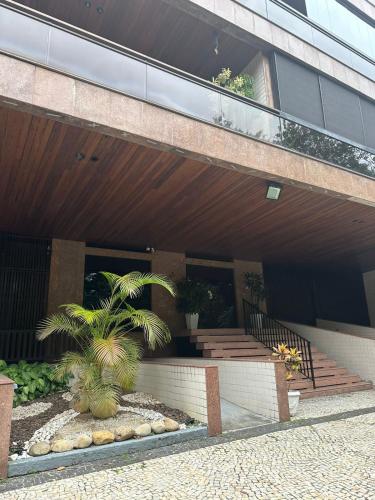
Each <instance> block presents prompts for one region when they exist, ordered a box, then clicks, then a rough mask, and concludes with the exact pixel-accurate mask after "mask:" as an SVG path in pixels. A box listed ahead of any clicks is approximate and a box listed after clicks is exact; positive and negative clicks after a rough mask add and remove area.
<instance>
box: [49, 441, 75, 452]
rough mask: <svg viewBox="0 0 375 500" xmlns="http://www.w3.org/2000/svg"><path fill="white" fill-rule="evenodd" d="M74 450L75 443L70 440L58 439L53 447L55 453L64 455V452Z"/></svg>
mask: <svg viewBox="0 0 375 500" xmlns="http://www.w3.org/2000/svg"><path fill="white" fill-rule="evenodd" d="M72 449H73V441H70V440H68V439H56V441H53V443H52V445H51V450H52V451H54V452H55V453H63V452H64V451H71V450H72Z"/></svg>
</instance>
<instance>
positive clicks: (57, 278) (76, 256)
mask: <svg viewBox="0 0 375 500" xmlns="http://www.w3.org/2000/svg"><path fill="white" fill-rule="evenodd" d="M84 274H85V243H84V242H82V241H68V240H57V239H54V240H52V253H51V267H50V277H49V288H48V307H47V311H48V314H51V313H55V312H57V311H58V310H59V306H61V304H67V303H68V304H69V303H73V302H74V303H77V304H82V300H83V284H84V283H83V281H84Z"/></svg>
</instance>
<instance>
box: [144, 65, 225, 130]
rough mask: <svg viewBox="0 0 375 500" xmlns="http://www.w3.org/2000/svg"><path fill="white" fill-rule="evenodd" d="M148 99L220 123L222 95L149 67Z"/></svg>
mask: <svg viewBox="0 0 375 500" xmlns="http://www.w3.org/2000/svg"><path fill="white" fill-rule="evenodd" d="M147 99H148V100H150V101H152V102H155V103H157V104H161V105H162V106H166V107H167V108H170V109H174V110H176V111H181V112H182V113H185V114H187V115H191V116H195V117H198V118H201V119H202V120H206V121H209V122H213V123H220V94H219V93H218V92H215V91H212V90H210V89H208V88H206V87H203V86H200V85H199V84H196V83H194V82H191V81H189V80H185V79H184V78H181V77H179V76H176V75H172V74H171V73H168V72H167V71H163V70H160V69H158V68H155V67H153V66H148V67H147Z"/></svg>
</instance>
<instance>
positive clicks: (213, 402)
mask: <svg viewBox="0 0 375 500" xmlns="http://www.w3.org/2000/svg"><path fill="white" fill-rule="evenodd" d="M205 372H206V394H207V426H208V435H209V436H216V435H217V434H221V432H222V425H221V405H220V388H219V369H218V367H217V366H206V367H205Z"/></svg>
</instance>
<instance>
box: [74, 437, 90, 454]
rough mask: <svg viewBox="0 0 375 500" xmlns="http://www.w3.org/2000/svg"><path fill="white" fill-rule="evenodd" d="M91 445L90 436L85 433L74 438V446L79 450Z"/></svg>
mask: <svg viewBox="0 0 375 500" xmlns="http://www.w3.org/2000/svg"><path fill="white" fill-rule="evenodd" d="M91 445H92V438H91V436H89V435H87V434H82V435H81V436H78V437H77V438H76V439H75V440H74V448H77V449H79V450H81V449H82V448H88V447H89V446H91Z"/></svg>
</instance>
